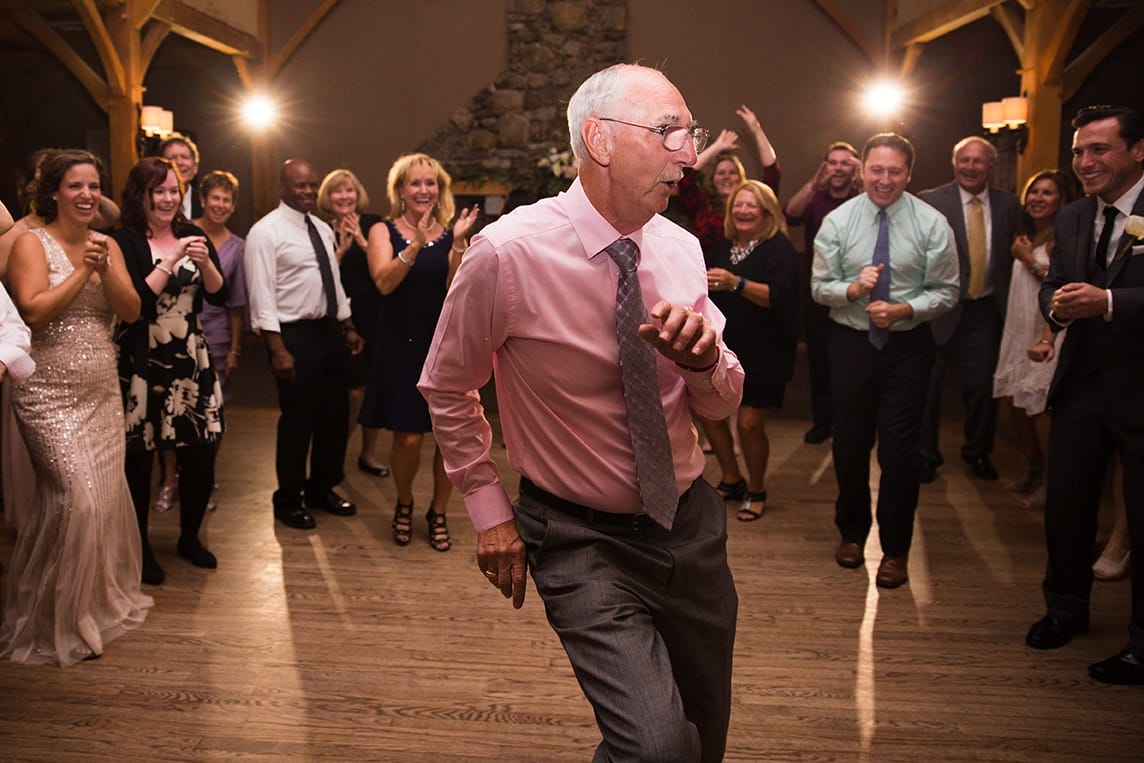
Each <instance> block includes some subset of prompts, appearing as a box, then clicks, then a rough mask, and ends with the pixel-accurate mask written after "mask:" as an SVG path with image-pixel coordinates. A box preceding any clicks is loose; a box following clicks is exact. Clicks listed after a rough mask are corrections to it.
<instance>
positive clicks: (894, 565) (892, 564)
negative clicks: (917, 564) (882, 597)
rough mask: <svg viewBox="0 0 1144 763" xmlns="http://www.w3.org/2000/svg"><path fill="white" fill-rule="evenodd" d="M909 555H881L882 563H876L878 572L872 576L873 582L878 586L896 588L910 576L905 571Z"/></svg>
mask: <svg viewBox="0 0 1144 763" xmlns="http://www.w3.org/2000/svg"><path fill="white" fill-rule="evenodd" d="M909 559H910V557H909V556H907V555H905V554H903V555H902V556H883V557H882V563H881V564H879V565H878V574H877V575H876V576H875V577H874V582H875V583H876V584H877V585H878V587H879V588H897V587H899V586H900V585H902V584H903V583H905V582H906V581H907V580H909V579H910V576H909V575H908V574H907V573H906V567H907V566H908V562H909Z"/></svg>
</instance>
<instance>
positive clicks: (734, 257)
mask: <svg viewBox="0 0 1144 763" xmlns="http://www.w3.org/2000/svg"><path fill="white" fill-rule="evenodd" d="M758 243H759V240H758V239H757V238H753V239H751V240H750V241H748V242H747V243H746V244H743V245H742V246H740V245H739V244H734V245H732V247H731V264H732V265H738V264H739V263H740V262H742V261H743V260H744V259H746V257H747V255H748V254H750V253H751V251H752V250H753V249H754V248H755V247H756V246H758Z"/></svg>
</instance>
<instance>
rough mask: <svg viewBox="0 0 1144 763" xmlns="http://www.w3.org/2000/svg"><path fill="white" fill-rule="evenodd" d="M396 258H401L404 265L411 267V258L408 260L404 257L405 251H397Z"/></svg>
mask: <svg viewBox="0 0 1144 763" xmlns="http://www.w3.org/2000/svg"><path fill="white" fill-rule="evenodd" d="M397 259H399V260H401V261H402V262H404V263H405V265H406V267H410V268H411V267H413V261H412V260H409V259H407V258H406V257H405V252H398V253H397Z"/></svg>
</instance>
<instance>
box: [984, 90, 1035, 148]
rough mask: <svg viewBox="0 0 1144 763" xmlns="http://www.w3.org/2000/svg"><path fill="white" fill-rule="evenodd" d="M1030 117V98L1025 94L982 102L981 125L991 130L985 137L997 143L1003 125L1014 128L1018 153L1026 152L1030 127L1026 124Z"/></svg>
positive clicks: (1010, 128)
mask: <svg viewBox="0 0 1144 763" xmlns="http://www.w3.org/2000/svg"><path fill="white" fill-rule="evenodd" d="M1028 119H1029V99H1028V98H1026V97H1025V96H1023V95H1017V96H1013V97H1011V98H1003V99H1001V100H1000V101H989V102H988V103H983V104H981V126H982V127H983V128H984V129H986V130H988V131H989V132H988V134H987V135H986V136H985V137H986V138H987V139H988V140H989V141H990V142H991V143H996V142H997V141H998V139H999V138H1000V135H998V133H999V132H1000V130H1001V128H1002V127H1006V128H1008V129H1009V130H1013V131H1014V132H1015V133H1016V145H1017V153H1018V154H1023V153H1025V145H1026V143H1027V142H1028V139H1029V128H1028V126H1027V125H1026V122H1028Z"/></svg>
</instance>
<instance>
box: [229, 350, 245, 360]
mask: <svg viewBox="0 0 1144 763" xmlns="http://www.w3.org/2000/svg"><path fill="white" fill-rule="evenodd" d="M227 355H237V356H238V357H240V358H241V357H242V352H241V351H240V350H231V351H230V352H228V353H227Z"/></svg>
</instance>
